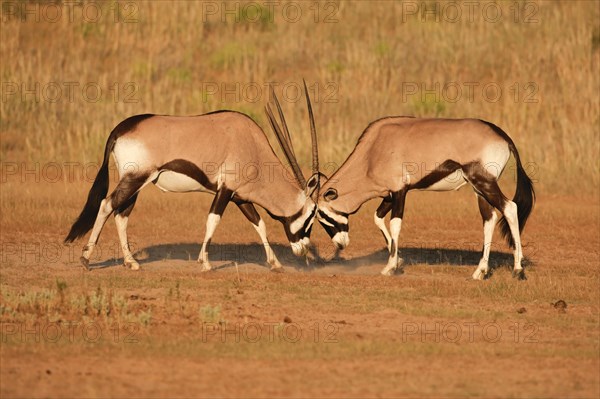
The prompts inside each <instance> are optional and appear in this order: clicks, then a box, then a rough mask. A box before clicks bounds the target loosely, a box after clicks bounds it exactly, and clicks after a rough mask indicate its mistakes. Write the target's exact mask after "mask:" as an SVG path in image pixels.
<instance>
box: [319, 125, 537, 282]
mask: <svg viewBox="0 0 600 399" xmlns="http://www.w3.org/2000/svg"><path fill="white" fill-rule="evenodd" d="M511 153H512V154H513V156H514V157H515V161H516V165H517V188H516V193H515V196H514V198H513V200H512V201H511V200H509V199H507V198H506V196H504V194H503V193H502V191H500V187H499V186H498V183H497V181H498V179H499V177H500V174H501V173H502V171H503V170H504V167H505V166H506V163H507V162H508V159H509V156H510V154H511ZM466 183H469V184H470V185H471V186H472V187H473V189H474V190H475V193H476V195H477V197H478V202H479V210H480V212H481V216H482V218H483V235H484V240H483V243H484V246H483V256H482V258H481V261H480V262H479V266H478V267H477V269H476V270H475V272H474V273H473V278H474V279H483V278H484V277H485V276H486V275H487V274H488V272H489V267H488V260H489V254H490V246H491V243H492V233H493V231H494V225H495V223H496V221H497V215H496V212H495V209H497V210H498V211H499V212H500V213H501V214H502V217H501V218H500V220H499V222H498V224H499V225H500V230H501V232H502V234H503V235H504V237H505V238H506V239H507V241H508V243H509V245H510V246H511V248H514V270H513V275H514V276H515V277H518V278H520V279H524V278H525V273H524V271H523V267H522V266H521V260H522V257H523V254H522V247H521V237H520V233H521V231H522V230H523V227H525V222H526V221H527V218H528V217H529V214H530V213H531V211H532V208H533V205H534V202H535V193H534V190H533V183H532V182H531V180H530V178H529V177H528V176H527V174H526V173H525V170H524V169H523V165H522V164H521V159H520V157H519V153H518V151H517V148H516V147H515V144H514V143H513V141H512V139H511V138H510V137H509V136H508V134H506V133H505V132H504V131H503V130H502V129H500V128H499V127H498V126H496V125H494V124H492V123H489V122H485V121H482V120H477V119H421V118H412V117H387V118H382V119H379V120H376V121H374V122H372V123H371V124H370V125H369V126H368V127H367V128H366V129H365V131H364V132H363V133H362V135H361V136H360V138H359V139H358V143H357V145H356V148H354V151H353V152H352V153H351V154H350V156H349V157H348V158H347V159H346V161H345V162H344V164H343V165H342V166H341V167H340V168H339V169H338V170H337V171H336V172H335V173H334V174H333V176H331V178H330V179H329V181H328V182H327V183H325V184H323V187H322V189H321V194H320V196H319V199H318V218H319V221H320V222H321V224H326V225H328V226H329V229H330V230H331V231H332V232H331V233H330V235H332V233H335V234H334V237H333V241H334V243H335V244H336V245H337V246H338V248H340V249H343V248H344V247H346V246H347V245H348V242H349V240H348V216H349V215H351V214H353V213H355V212H357V211H358V209H359V208H360V206H361V205H362V204H363V203H365V202H366V201H368V200H370V199H372V198H377V197H380V198H383V201H382V203H381V205H380V206H379V208H378V209H377V211H376V212H375V215H374V219H375V224H376V225H377V226H378V227H379V229H381V231H382V233H383V234H384V236H385V239H386V242H387V244H388V249H389V251H390V256H389V259H388V263H387V266H386V267H385V268H384V269H383V270H382V272H381V273H382V274H384V275H391V274H393V273H394V271H395V270H396V269H397V268H398V266H399V265H400V264H401V263H402V259H400V258H399V257H398V236H399V234H400V226H401V224H402V218H403V214H404V203H405V198H406V194H407V193H408V192H409V191H410V190H432V191H449V190H457V189H459V188H460V187H462V186H463V185H464V184H466ZM390 210H391V212H392V215H391V220H390V232H388V230H387V228H386V227H385V224H384V217H385V215H386V214H387V213H388V212H389V211H390Z"/></svg>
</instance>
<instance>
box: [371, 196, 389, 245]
mask: <svg viewBox="0 0 600 399" xmlns="http://www.w3.org/2000/svg"><path fill="white" fill-rule="evenodd" d="M391 209H392V200H391V198H389V197H386V198H384V199H383V201H381V204H380V205H379V207H378V208H377V210H376V211H375V214H374V215H373V221H374V222H375V225H376V226H377V227H378V228H379V230H381V233H382V234H383V237H384V238H385V243H386V245H387V248H388V252H391V251H392V237H391V236H390V233H389V232H388V229H387V227H385V215H387V214H388V212H389V211H390V210H391Z"/></svg>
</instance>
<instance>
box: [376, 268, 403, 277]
mask: <svg viewBox="0 0 600 399" xmlns="http://www.w3.org/2000/svg"><path fill="white" fill-rule="evenodd" d="M402 273H404V270H403V268H401V267H398V266H396V267H392V268H390V269H388V268H387V267H386V268H385V269H383V270H382V271H381V275H383V276H393V275H394V274H402Z"/></svg>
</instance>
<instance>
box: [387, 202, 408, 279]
mask: <svg viewBox="0 0 600 399" xmlns="http://www.w3.org/2000/svg"><path fill="white" fill-rule="evenodd" d="M405 199H406V190H401V191H398V192H395V193H393V194H392V218H391V220H390V237H391V251H390V257H389V259H388V263H387V266H386V267H385V268H384V269H383V270H382V271H381V274H383V275H384V276H391V275H393V274H394V273H395V272H396V271H397V270H398V267H399V266H400V265H402V262H403V260H402V258H400V257H399V256H398V237H399V236H400V228H401V227H402V217H403V216H404V201H405Z"/></svg>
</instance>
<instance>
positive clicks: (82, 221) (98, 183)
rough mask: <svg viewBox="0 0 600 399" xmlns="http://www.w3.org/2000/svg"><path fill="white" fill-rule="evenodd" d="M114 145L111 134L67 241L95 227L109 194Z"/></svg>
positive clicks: (71, 240)
mask: <svg viewBox="0 0 600 399" xmlns="http://www.w3.org/2000/svg"><path fill="white" fill-rule="evenodd" d="M114 146H115V138H114V137H113V135H112V134H111V135H110V137H109V138H108V141H107V142H106V147H105V148H104V161H103V162H102V166H101V167H100V170H99V171H98V175H96V179H95V180H94V184H93V185H92V188H91V189H90V192H89V194H88V198H87V201H86V203H85V205H84V207H83V210H82V211H81V213H80V214H79V217H78V218H77V220H76V221H75V223H73V226H71V231H69V234H68V235H67V238H65V243H69V242H73V241H75V240H76V239H78V238H80V237H82V236H83V235H85V233H87V232H88V231H90V229H91V228H92V227H94V222H95V221H96V216H98V211H99V210H100V204H101V203H102V200H103V199H104V198H106V194H108V158H109V156H110V153H111V151H112V150H113V147H114Z"/></svg>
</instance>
